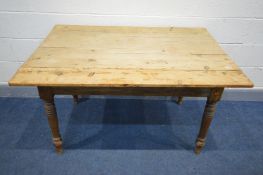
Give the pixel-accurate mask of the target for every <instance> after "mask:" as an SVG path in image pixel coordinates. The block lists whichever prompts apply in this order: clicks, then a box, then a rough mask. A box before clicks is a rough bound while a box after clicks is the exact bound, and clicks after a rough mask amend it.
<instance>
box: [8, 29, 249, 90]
mask: <svg viewBox="0 0 263 175" xmlns="http://www.w3.org/2000/svg"><path fill="white" fill-rule="evenodd" d="M9 85H15V86H72V87H127V86H128V87H209V88H210V87H252V86H253V83H252V82H251V81H250V80H249V79H248V78H247V77H246V75H244V73H243V72H242V71H241V70H240V68H239V67H238V66H237V65H236V64H235V63H234V62H233V61H232V60H231V59H230V58H229V56H227V55H226V54H225V53H224V51H223V50H222V49H221V48H220V47H219V45H218V44H217V42H216V41H215V40H214V39H213V38H212V36H211V35H210V34H209V33H208V32H207V30H206V29H204V28H173V27H169V28H168V27H166V28H156V27H154V28H153V27H152V28H149V27H105V26H74V25H57V26H55V27H54V28H53V30H52V31H51V32H50V34H49V35H48V37H47V38H46V39H45V40H44V41H43V43H42V44H41V45H40V46H39V47H38V49H37V50H36V51H35V52H34V53H33V54H32V56H31V57H30V58H29V59H28V60H27V61H26V62H25V63H24V64H23V65H22V66H21V67H20V68H19V70H18V71H17V72H16V74H15V75H14V76H13V78H12V79H11V80H10V81H9Z"/></svg>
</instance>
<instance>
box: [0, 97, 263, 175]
mask: <svg viewBox="0 0 263 175" xmlns="http://www.w3.org/2000/svg"><path fill="white" fill-rule="evenodd" d="M56 104H57V111H58V115H59V121H60V128H61V134H62V137H63V142H64V143H63V144H64V148H65V151H64V153H63V154H62V155H57V154H55V152H54V149H53V146H52V143H51V136H50V130H49V127H48V124H47V120H46V116H45V113H44V109H43V106H42V102H41V101H40V100H39V99H37V98H14V97H2V98H0V174H1V175H6V174H19V175H30V174H48V175H52V174H56V175H60V174H61V175H67V174H78V175H82V174H99V175H103V174H105V175H106V174H113V175H118V174H120V175H124V174H125V175H126V174H127V175H129V174H131V175H137V174H138V175H139V174H142V175H148V174H149V175H155V174H161V175H166V174H167V175H170V174H202V175H217V174H218V175H219V174H220V175H222V174H225V175H226V174H231V175H263V102H231V101H222V102H220V103H219V104H218V108H217V113H216V115H215V118H214V121H213V123H212V125H211V127H210V130H209V134H208V137H207V143H206V146H205V148H204V150H203V152H202V153H201V154H200V155H198V156H197V155H195V154H194V153H193V147H194V141H195V139H196V136H197V133H198V130H199V126H200V122H201V116H202V111H203V107H204V104H205V101H185V102H184V103H183V105H181V106H178V105H177V104H175V103H174V102H172V101H169V100H164V99H159V100H157V99H136V98H132V99H129V98H120V99H117V98H110V97H108V98H91V99H81V102H80V103H79V104H78V105H77V106H73V105H72V99H69V98H59V99H56Z"/></svg>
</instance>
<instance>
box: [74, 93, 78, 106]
mask: <svg viewBox="0 0 263 175" xmlns="http://www.w3.org/2000/svg"><path fill="white" fill-rule="evenodd" d="M73 101H74V104H78V102H79V97H78V95H73Z"/></svg>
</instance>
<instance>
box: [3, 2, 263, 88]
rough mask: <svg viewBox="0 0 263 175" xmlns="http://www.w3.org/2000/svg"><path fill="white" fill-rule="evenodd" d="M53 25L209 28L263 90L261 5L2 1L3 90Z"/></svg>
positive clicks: (240, 3) (253, 3)
mask: <svg viewBox="0 0 263 175" xmlns="http://www.w3.org/2000/svg"><path fill="white" fill-rule="evenodd" d="M55 24H87V25H132V26H190V27H197V26H199V27H200V26H203V27H207V29H208V30H209V31H210V32H211V34H212V35H213V36H214V37H215V38H216V40H217V41H218V42H219V43H220V44H221V46H222V47H223V48H224V49H225V51H226V52H227V53H228V54H229V55H230V56H231V57H232V58H233V59H234V60H235V61H236V63H237V64H238V65H239V66H241V68H242V69H243V70H244V72H246V73H247V75H248V76H249V77H250V78H251V79H252V81H253V82H254V83H255V86H256V87H257V88H262V89H263V76H262V75H263V1H262V0H221V1H220V0H199V1H195V0H93V1H92V0H23V1H21V0H10V1H8V0H0V84H7V81H8V79H9V78H10V77H11V76H12V74H13V73H14V72H15V70H16V69H17V68H18V67H19V66H20V65H21V64H22V63H23V61H25V60H26V59H27V58H28V57H29V55H30V54H31V53H32V52H33V50H34V49H35V48H36V47H37V46H38V44H39V43H40V42H41V40H42V39H43V38H44V37H45V36H46V35H47V33H48V32H49V31H50V30H51V28H52V27H53V25H55Z"/></svg>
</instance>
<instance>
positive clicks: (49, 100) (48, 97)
mask: <svg viewBox="0 0 263 175" xmlns="http://www.w3.org/2000/svg"><path fill="white" fill-rule="evenodd" d="M39 96H40V98H41V99H42V100H43V102H44V107H45V111H46V114H47V118H48V123H49V127H50V129H51V133H52V136H53V143H54V145H55V148H56V152H57V153H62V151H63V148H62V139H61V136H60V133H59V124H58V118H57V112H56V106H55V103H54V95H53V94H52V93H50V92H49V91H45V90H44V89H40V88H39Z"/></svg>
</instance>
